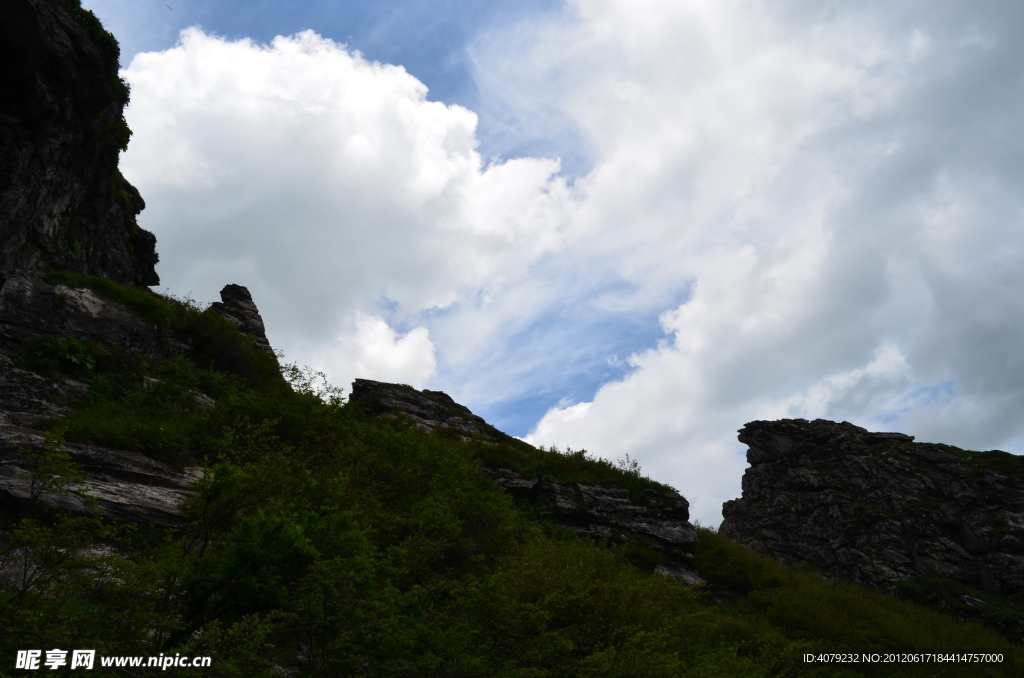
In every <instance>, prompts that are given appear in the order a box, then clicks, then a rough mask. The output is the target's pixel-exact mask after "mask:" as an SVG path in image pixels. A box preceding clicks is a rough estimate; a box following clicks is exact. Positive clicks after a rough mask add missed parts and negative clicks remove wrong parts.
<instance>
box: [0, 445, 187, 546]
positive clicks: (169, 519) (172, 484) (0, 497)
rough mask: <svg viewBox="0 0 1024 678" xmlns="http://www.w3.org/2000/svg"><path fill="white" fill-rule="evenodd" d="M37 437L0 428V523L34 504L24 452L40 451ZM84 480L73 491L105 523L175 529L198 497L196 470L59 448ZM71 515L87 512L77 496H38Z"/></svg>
mask: <svg viewBox="0 0 1024 678" xmlns="http://www.w3.org/2000/svg"><path fill="white" fill-rule="evenodd" d="M46 444H47V441H46V439H45V438H44V436H43V434H42V433H40V432H39V431H33V430H31V429H28V428H22V427H19V426H0V523H2V522H10V521H13V519H15V518H16V517H17V516H19V515H21V514H23V513H25V512H27V511H31V510H32V507H33V503H34V501H35V500H36V499H37V498H36V497H33V493H32V477H31V472H32V470H33V469H34V468H35V465H36V464H35V461H34V460H33V459H32V458H31V457H30V456H28V455H26V454H25V452H26V450H42V449H43V448H44V447H45V446H46ZM62 448H63V449H64V450H66V451H67V452H68V454H69V455H70V457H71V460H72V461H73V462H75V463H76V464H77V465H78V466H79V467H81V469H82V470H83V471H85V472H86V474H87V476H86V479H85V482H83V483H82V484H81V485H80V486H77V487H75V488H73V489H74V490H77V491H78V492H83V491H84V492H85V493H87V494H88V495H89V496H91V497H93V498H94V499H95V500H96V507H95V508H96V509H98V510H99V511H100V512H101V513H102V514H103V515H104V516H105V517H107V518H110V519H111V520H116V521H120V522H131V523H146V524H150V525H163V526H167V527H179V526H181V525H183V524H184V523H185V514H184V511H183V507H184V506H185V504H186V502H188V501H189V500H190V499H193V498H194V497H196V496H198V493H197V492H196V491H195V490H193V489H191V487H190V486H191V484H192V483H193V482H194V481H195V480H197V479H199V478H201V477H202V471H201V469H199V468H195V467H192V468H187V469H185V472H184V473H179V472H177V471H175V470H174V469H172V468H171V467H169V466H167V465H165V464H161V463H160V462H157V461H154V460H152V459H150V458H148V457H145V456H143V455H141V454H138V453H135V452H125V451H121V450H111V449H107V448H104V447H97V446H95V445H78V444H74V443H66V444H64V445H63V446H62ZM38 499H42V500H44V501H46V502H47V503H49V504H51V505H54V506H56V507H58V508H61V509H64V510H66V511H70V512H71V513H86V512H88V511H91V510H93V507H92V506H91V505H90V504H88V503H86V501H85V500H84V499H82V497H81V496H80V495H79V494H75V493H69V494H59V493H56V492H53V493H47V494H44V495H42V496H41V497H39V498H38Z"/></svg>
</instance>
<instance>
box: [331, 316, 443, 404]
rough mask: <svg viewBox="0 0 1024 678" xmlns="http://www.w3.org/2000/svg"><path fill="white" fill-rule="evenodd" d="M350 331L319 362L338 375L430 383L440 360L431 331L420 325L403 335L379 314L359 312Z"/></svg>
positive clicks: (420, 386)
mask: <svg viewBox="0 0 1024 678" xmlns="http://www.w3.org/2000/svg"><path fill="white" fill-rule="evenodd" d="M351 325H352V326H353V327H352V328H351V329H350V331H348V332H345V333H343V334H341V335H340V336H339V337H338V338H337V339H336V341H335V342H333V343H331V344H327V345H326V346H325V347H324V348H322V349H321V353H320V355H319V356H317V360H316V362H317V363H318V364H319V365H321V366H323V368H324V369H326V370H327V371H329V372H330V373H331V374H334V375H351V376H352V377H353V378H355V377H361V378H365V379H376V380H377V381H390V382H400V383H406V384H409V385H410V386H413V387H415V388H423V387H424V386H426V384H427V381H428V380H429V379H430V377H432V376H434V372H435V371H436V369H437V361H436V360H435V358H434V345H433V344H432V343H431V341H430V332H429V331H428V330H427V329H426V328H424V327H417V328H415V329H412V330H410V331H408V332H406V333H405V334H404V335H401V336H399V334H398V333H397V332H395V330H393V329H392V328H391V327H390V326H389V325H388V324H387V322H386V321H385V320H384V319H383V318H381V317H379V316H368V315H363V314H359V315H357V316H355V317H354V318H353V319H352V322H351Z"/></svg>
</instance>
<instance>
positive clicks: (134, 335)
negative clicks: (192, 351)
mask: <svg viewBox="0 0 1024 678" xmlns="http://www.w3.org/2000/svg"><path fill="white" fill-rule="evenodd" d="M46 334H50V335H55V336H69V337H76V338H80V339H89V340H92V341H97V342H100V343H102V344H106V345H108V346H119V347H121V348H123V349H125V350H129V351H135V352H139V353H143V354H146V355H150V356H153V357H156V358H162V357H170V356H171V355H175V354H177V353H181V352H183V351H184V350H187V349H188V346H185V345H184V344H178V343H176V342H174V341H170V340H169V339H168V340H165V339H164V338H163V337H161V335H160V332H159V330H158V329H157V328H156V326H155V325H151V324H149V323H147V322H145V321H143V320H141V319H139V318H138V317H136V316H135V315H133V314H132V313H131V312H130V311H129V310H128V309H126V308H125V307H124V306H121V305H120V304H115V303H113V302H110V301H107V300H105V299H102V298H101V297H99V296H97V295H96V294H95V293H94V292H92V291H90V290H85V289H74V288H71V287H66V286H64V285H50V284H48V283H47V282H46V281H45V280H43V278H42V276H41V275H39V274H38V273H15V274H8V275H4V274H0V350H4V351H10V350H15V349H17V348H18V347H19V346H21V345H22V344H23V343H24V342H26V341H28V340H29V339H33V338H35V337H39V336H42V335H46Z"/></svg>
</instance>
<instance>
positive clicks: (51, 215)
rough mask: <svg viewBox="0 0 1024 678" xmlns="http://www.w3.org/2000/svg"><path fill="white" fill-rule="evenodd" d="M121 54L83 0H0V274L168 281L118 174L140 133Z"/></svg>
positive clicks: (139, 204) (138, 205)
mask: <svg viewBox="0 0 1024 678" xmlns="http://www.w3.org/2000/svg"><path fill="white" fill-rule="evenodd" d="M118 56H119V49H118V46H117V41H116V40H114V38H113V36H111V35H110V34H109V33H107V32H106V31H105V30H104V29H103V26H102V25H101V24H100V22H99V20H98V19H96V17H95V16H94V15H93V14H92V12H90V11H88V10H84V9H82V8H81V7H80V6H79V5H78V2H77V0H4V1H3V2H2V3H0V64H2V66H0V158H3V162H2V163H0V271H14V270H35V271H42V270H51V269H66V270H71V271H76V272H80V273H89V274H93V275H101V276H105V277H108V278H111V279H113V280H116V281H118V282H120V283H123V284H129V285H155V284H157V283H158V282H159V278H158V277H157V274H156V271H155V268H154V267H155V265H156V262H157V255H156V249H155V247H156V238H155V237H154V236H153V234H152V233H149V232H148V231H145V230H143V229H142V228H140V227H139V226H138V224H137V223H136V220H135V217H136V215H138V214H139V212H140V211H141V210H142V208H143V207H144V203H143V201H142V198H141V197H140V196H139V192H138V191H137V190H136V189H135V187H133V186H132V185H131V184H129V183H128V182H127V181H126V180H125V178H124V177H123V176H121V173H120V172H119V171H118V169H117V163H118V154H119V153H120V151H122V150H124V149H125V148H126V147H127V144H128V138H129V136H130V134H131V132H130V130H129V129H128V126H127V125H126V124H125V121H124V117H123V115H122V113H123V110H124V106H125V104H126V103H127V102H128V85H127V83H125V82H124V81H123V80H121V78H120V77H119V76H118Z"/></svg>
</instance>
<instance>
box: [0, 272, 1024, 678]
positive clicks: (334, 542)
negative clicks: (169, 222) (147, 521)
mask: <svg viewBox="0 0 1024 678" xmlns="http://www.w3.org/2000/svg"><path fill="white" fill-rule="evenodd" d="M63 280H64V282H66V283H73V284H79V285H87V286H89V287H91V288H93V289H94V290H96V291H97V292H98V293H100V294H102V295H104V296H108V297H110V298H114V299H116V300H119V301H121V302H122V303H125V304H126V305H127V306H129V307H130V308H132V309H133V310H135V311H136V312H137V313H139V314H140V315H144V314H149V315H144V317H147V319H148V320H149V321H150V322H154V323H156V324H158V325H159V326H161V327H166V328H167V331H168V333H169V334H170V333H178V334H181V335H183V336H186V337H188V338H189V339H190V341H192V343H193V344H194V345H196V346H197V351H196V355H195V356H194V358H195V359H194V360H188V359H185V358H177V359H174V360H170V361H165V362H162V363H155V362H152V361H146V360H145V359H142V358H140V357H137V356H131V355H126V354H123V353H120V352H119V351H117V350H116V349H114V348H112V347H96V346H88V345H83V344H74V345H73V346H71V345H70V344H69V343H68V342H67V341H64V342H61V341H59V340H57V339H56V338H52V339H48V340H42V341H39V342H35V343H34V344H32V345H30V346H28V347H26V350H25V351H24V352H23V354H22V356H21V360H22V364H23V365H24V366H26V367H32V368H33V369H37V370H39V371H40V372H44V373H49V374H59V373H73V374H75V375H77V376H79V377H85V378H88V379H90V380H91V381H92V384H93V388H92V391H91V393H90V395H89V396H87V397H86V398H84V399H83V400H82V401H80V402H77V403H74V404H73V410H74V414H73V415H72V416H71V417H70V418H68V419H66V420H62V421H59V422H50V425H51V427H53V428H54V429H55V430H58V431H59V432H61V433H62V435H63V436H65V437H66V438H67V439H74V440H82V441H91V442H96V443H102V444H107V445H112V446H116V447H122V448H126V449H137V450H141V451H144V452H145V453H147V454H150V455H151V456H153V457H155V458H159V459H163V460H165V461H168V462H171V463H176V464H188V463H196V462H202V463H204V464H205V465H206V466H207V467H208V468H209V469H210V470H211V473H209V474H208V475H207V477H206V478H205V479H204V480H203V481H201V482H200V483H199V485H198V489H199V490H200V495H201V496H200V499H199V500H198V501H196V502H195V504H194V505H193V506H192V507H191V509H190V510H191V515H192V522H191V523H190V524H189V526H188V527H187V528H186V529H184V530H181V531H178V532H173V531H163V530H156V529H153V528H145V527H138V528H134V529H133V528H125V527H123V526H120V527H119V526H111V525H109V524H106V523H105V522H104V521H102V520H100V519H98V518H78V519H69V518H62V517H60V516H57V515H53V514H46V513H45V511H42V507H41V512H40V514H39V515H37V516H36V518H35V519H34V520H31V521H23V522H22V523H21V524H20V525H18V526H17V527H16V528H15V529H14V530H13V531H12V532H11V533H10V535H9V538H8V541H7V543H6V544H4V545H3V546H2V547H0V558H4V557H8V558H12V557H13V558H17V557H19V556H20V555H22V554H26V553H27V554H29V556H30V558H31V560H32V562H35V563H37V564H39V565H40V569H39V571H38V574H37V576H36V578H35V579H34V580H33V581H31V582H26V581H12V582H8V583H5V584H2V585H0V657H4V658H5V659H4V660H3V663H0V675H2V674H3V672H4V671H7V670H10V667H13V657H14V654H15V650H17V649H24V648H26V647H40V646H41V645H45V647H46V648H51V647H61V648H64V647H74V648H85V647H90V648H96V649H97V650H98V653H99V654H101V655H102V654H106V655H117V654H130V655H136V654H137V655H157V654H159V653H161V652H163V653H165V654H174V653H175V652H181V653H182V654H188V655H200V654H202V655H207V654H208V655H212V656H213V667H212V670H210V671H208V672H207V671H204V673H203V675H225V676H229V675H230V676H261V675H266V676H269V675H272V671H273V670H272V667H273V666H274V665H277V666H279V667H285V668H289V669H293V670H295V671H297V672H298V673H297V674H296V675H310V676H336V675H364V676H424V675H438V676H442V675H443V676H510V677H511V676H517V677H526V676H555V675H558V676H564V675H569V676H630V677H634V676H732V675H736V676H744V677H749V676H760V675H765V676H769V675H771V676H774V675H801V676H818V675H822V676H831V675H966V674H967V673H969V674H970V675H1014V673H1013V669H1011V668H1008V666H1007V665H1006V664H1003V665H1001V666H1000V665H984V666H982V665H975V666H972V667H967V668H966V669H965V667H964V665H959V666H957V665H948V664H942V665H939V664H929V665H927V666H922V665H917V666H908V667H891V666H889V667H886V668H884V669H882V670H879V669H878V668H877V667H871V666H867V665H864V664H856V665H852V664H851V665H844V666H843V667H841V668H837V666H835V665H827V666H825V665H821V664H805V663H803V661H802V656H803V654H804V653H817V652H844V651H857V652H879V653H884V652H886V651H901V652H915V651H917V652H923V651H935V650H943V651H953V650H960V651H963V650H969V649H971V650H973V649H980V648H985V649H991V650H996V651H998V652H1001V653H1003V654H1004V656H1006V657H1007V658H1010V657H1013V658H1015V660H1016V662H1017V666H1018V667H1019V666H1021V665H1024V655H1022V654H1021V651H1020V649H1019V648H1017V647H1015V646H1013V645H1011V644H1010V643H1008V642H1006V641H1005V640H1003V639H1001V638H999V637H998V636H996V635H994V634H992V633H991V632H989V631H987V630H985V629H983V628H981V627H979V626H976V625H967V624H963V623H960V622H958V621H956V620H955V619H953V618H951V617H948V616H943V615H940V614H937V613H934V612H931V611H927V610H924V609H921V608H918V607H915V606H914V605H912V604H909V603H906V602H903V601H899V600H897V599H895V598H892V597H889V596H885V595H883V594H880V593H877V592H873V591H868V590H865V589H861V588H858V587H854V586H846V585H844V586H830V585H828V584H826V583H824V582H822V581H820V580H819V579H817V578H815V577H814V576H812V575H808V574H803V573H800V572H797V571H795V570H793V569H791V568H786V567H784V566H781V565H779V564H777V563H775V562H773V561H771V560H770V559H768V558H765V557H763V556H760V555H758V554H755V553H752V552H750V551H748V550H746V549H743V548H742V547H740V546H738V545H736V544H734V543H732V542H730V541H729V540H727V539H725V538H724V537H721V536H719V535H717V534H715V533H714V532H711V531H709V530H703V529H702V530H699V536H700V540H699V542H698V544H697V547H696V549H695V564H696V566H697V568H698V569H699V570H700V571H701V572H702V573H703V574H704V575H705V576H706V577H708V579H709V581H710V582H711V583H712V585H713V587H712V591H716V592H721V591H725V592H727V593H728V596H727V598H728V600H729V602H728V603H727V604H718V603H715V602H714V599H713V597H712V595H711V594H709V592H708V590H705V589H694V588H688V587H686V586H683V585H681V584H678V583H676V582H674V581H671V580H669V579H667V578H664V577H661V576H658V575H652V574H649V573H647V572H645V571H643V570H641V569H638V568H636V567H634V566H632V565H630V564H629V562H628V559H627V558H624V557H623V553H622V552H621V551H619V550H618V549H619V547H615V546H610V545H602V544H596V543H592V542H589V541H583V540H581V539H579V538H577V537H576V536H575V535H574V534H573V533H571V532H569V531H567V530H564V529H562V528H559V527H557V526H555V525H553V524H551V523H550V522H547V521H546V520H544V519H542V518H541V517H538V515H537V514H536V513H535V512H533V511H532V510H530V508H529V507H526V506H522V505H517V504H515V503H514V502H513V501H512V500H511V499H510V498H509V497H508V496H506V495H505V494H503V493H502V492H501V491H500V490H498V489H497V488H496V487H495V486H494V485H493V484H492V483H491V481H490V479H489V478H488V477H487V476H486V475H484V474H483V473H481V472H480V470H479V469H480V466H481V465H483V464H484V463H486V464H488V465H491V466H494V465H503V464H505V465H509V466H513V467H516V468H519V469H520V470H522V471H524V472H527V473H530V472H540V473H543V474H548V475H552V476H554V477H556V478H558V479H559V480H563V481H569V480H579V479H589V480H592V481H594V480H600V481H602V482H612V481H616V480H617V481H618V482H621V483H623V484H627V485H629V484H634V485H637V487H642V486H643V485H644V484H646V483H647V482H650V481H644V480H642V477H641V476H640V474H639V473H638V472H637V470H636V469H635V468H634V469H632V470H630V469H626V470H623V469H618V468H616V467H615V466H614V465H611V464H607V463H601V462H598V461H594V460H592V459H589V458H588V457H586V455H583V454H580V453H568V454H559V453H557V452H552V451H536V450H532V449H527V448H525V447H524V446H523V445H522V444H520V443H511V442H510V443H508V444H500V445H487V444H484V443H482V442H470V443H463V442H462V441H459V440H453V439H451V438H449V437H446V436H445V435H443V434H433V435H428V434H424V433H422V432H420V431H417V430H414V429H411V428H409V427H406V426H403V425H401V424H400V423H398V422H381V421H376V420H370V419H367V418H366V417H365V416H364V415H363V414H362V413H361V412H360V411H359V410H358V408H349V407H346V406H345V405H343V404H342V402H341V400H340V398H338V397H337V395H338V394H337V392H335V391H331V390H330V389H323V388H320V389H317V388H316V382H315V379H314V378H313V376H314V375H310V374H308V373H303V372H301V371H299V370H295V369H289V370H286V373H287V376H288V377H289V378H290V380H291V382H292V384H293V385H294V387H295V388H294V390H293V389H290V388H286V387H283V386H282V384H283V381H282V380H280V379H279V378H276V366H273V364H272V361H269V362H268V361H264V360H263V359H262V358H261V357H260V355H261V354H258V352H257V351H255V350H254V349H253V348H252V347H251V342H249V341H248V340H246V339H245V338H244V337H242V336H241V335H238V334H237V332H235V333H234V334H230V333H228V331H227V330H228V328H227V326H226V324H224V323H221V321H220V319H218V318H217V317H216V316H215V314H211V313H209V312H204V311H202V310H200V309H198V308H196V307H195V306H194V305H189V304H181V303H178V302H174V301H173V300H166V299H157V298H156V297H151V296H149V295H148V294H147V293H145V292H140V291H132V290H125V289H123V288H117V287H112V286H111V284H110V283H109V281H98V280H96V279H86V278H81V277H79V278H77V279H71V278H70V277H67V276H65V277H64V278H63ZM140 295H141V296H140ZM154 299H155V300H156V301H154ZM69 346H70V347H69ZM85 353H88V354H89V355H92V356H93V358H94V359H93V360H91V361H90V360H86V359H84V358H83V355H84V354H85ZM270 369H274V370H275V373H274V374H273V375H272V374H269V373H268V370H270ZM144 376H150V377H155V378H157V379H159V380H160V381H159V383H158V384H157V385H155V386H150V387H149V388H143V387H142V377H144ZM195 392H201V393H204V394H206V395H208V396H211V397H213V398H214V399H215V400H216V401H217V405H216V406H215V407H213V408H212V409H204V408H202V407H200V406H198V405H197V403H196V399H195V397H194V393H195ZM630 471H632V472H630ZM638 483H639V484H638ZM95 544H105V545H108V546H113V549H110V550H107V551H105V554H106V555H97V552H96V551H95V550H93V551H86V550H83V549H84V548H85V547H86V546H89V545H95ZM8 660H9V661H8ZM175 671H176V670H175V669H169V670H168V671H166V672H161V673H162V674H164V675H177V674H176V672H175ZM143 673H144V671H143ZM177 673H180V674H181V675H190V676H194V675H196V674H195V669H179V670H177Z"/></svg>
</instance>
